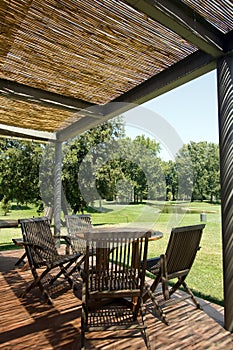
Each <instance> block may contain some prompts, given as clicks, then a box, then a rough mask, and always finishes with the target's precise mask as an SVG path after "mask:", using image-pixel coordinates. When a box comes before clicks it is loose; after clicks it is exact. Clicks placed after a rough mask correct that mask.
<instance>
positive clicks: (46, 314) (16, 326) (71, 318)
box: [0, 250, 233, 350]
mask: <svg viewBox="0 0 233 350" xmlns="http://www.w3.org/2000/svg"><path fill="white" fill-rule="evenodd" d="M21 253H22V251H21V250H12V251H5V252H1V253H0V300H1V303H0V315H1V317H0V333H1V335H0V349H4V350H10V349H12V350H13V349H14V350H21V349H41V350H42V349H46V350H49V349H56V350H60V349H62V350H73V349H80V340H81V339H80V327H81V318H80V317H81V289H79V290H78V292H77V293H76V295H74V293H73V291H72V290H71V289H69V288H68V284H67V286H66V285H64V286H63V288H62V290H61V291H60V292H59V290H58V291H57V292H56V293H55V294H54V295H53V297H54V299H53V300H54V306H49V305H47V304H46V303H45V302H44V301H43V299H41V295H40V292H39V290H36V289H34V290H33V291H32V292H31V293H29V294H28V295H27V296H26V297H25V298H24V299H21V298H19V297H18V296H19V294H20V292H21V291H22V290H23V289H24V288H25V286H26V284H27V283H28V282H29V281H30V280H31V275H30V271H29V270H26V271H22V270H21V269H20V268H18V267H15V265H14V264H15V262H16V261H17V260H18V258H19V256H20V255H21ZM200 302H201V305H202V306H203V308H204V311H201V310H197V309H195V307H194V306H193V304H192V303H191V302H190V301H189V300H187V301H182V302H181V303H179V304H177V306H176V307H175V308H174V307H173V308H170V309H169V310H168V311H167V312H168V318H169V321H170V325H169V326H166V325H165V324H163V323H162V322H161V321H160V320H159V319H158V318H157V316H156V315H154V313H153V307H152V305H151V303H150V302H149V301H148V303H147V316H146V318H147V325H148V331H149V337H150V342H151V348H152V350H155V349H161V350H168V349H169V350H173V349H174V350H177V349H193V350H202V349H203V350H204V349H208V350H212V349H218V350H219V349H222V350H225V349H228V350H230V349H233V335H232V334H231V333H229V332H228V331H226V330H225V329H224V328H223V308H222V307H221V306H219V305H215V304H212V303H210V302H206V301H204V300H202V299H200ZM96 337H97V338H98V339H96ZM87 338H88V341H87V349H102V350H113V349H117V350H123V349H132V350H136V349H138V350H139V349H140V350H142V349H146V347H145V343H144V340H143V338H142V336H141V334H140V333H138V332H136V333H135V332H134V333H132V331H131V332H129V331H126V332H122V331H121V332H98V333H96V332H95V333H91V334H89V335H88V336H87Z"/></svg>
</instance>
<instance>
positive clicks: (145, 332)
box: [141, 300, 151, 350]
mask: <svg viewBox="0 0 233 350" xmlns="http://www.w3.org/2000/svg"><path fill="white" fill-rule="evenodd" d="M141 316H142V323H143V326H144V336H145V343H146V347H147V349H148V350H151V347H150V340H149V333H148V329H147V326H146V319H145V318H146V310H145V306H144V304H143V301H142V300H141Z"/></svg>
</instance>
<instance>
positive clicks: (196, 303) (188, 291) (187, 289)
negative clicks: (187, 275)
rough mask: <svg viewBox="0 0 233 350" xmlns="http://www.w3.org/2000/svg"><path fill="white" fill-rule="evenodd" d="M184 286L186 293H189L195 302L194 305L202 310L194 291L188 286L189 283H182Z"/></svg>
mask: <svg viewBox="0 0 233 350" xmlns="http://www.w3.org/2000/svg"><path fill="white" fill-rule="evenodd" d="M182 285H183V287H184V289H185V291H186V293H188V294H189V295H190V297H191V299H192V301H193V303H194V304H195V305H196V307H197V309H200V310H202V307H201V305H200V304H199V302H198V301H197V299H196V298H195V297H194V295H193V293H192V291H191V290H190V289H189V287H188V286H187V283H186V282H185V281H183V282H182Z"/></svg>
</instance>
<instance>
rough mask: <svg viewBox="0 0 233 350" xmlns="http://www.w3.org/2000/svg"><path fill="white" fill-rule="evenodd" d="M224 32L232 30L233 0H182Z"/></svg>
mask: <svg viewBox="0 0 233 350" xmlns="http://www.w3.org/2000/svg"><path fill="white" fill-rule="evenodd" d="M182 1H183V2H184V3H186V4H187V5H188V6H190V7H191V8H192V9H193V10H195V11H196V12H198V13H199V14H200V15H202V16H203V17H204V18H205V19H206V20H208V21H209V22H210V23H212V24H213V25H214V26H215V27H216V28H218V29H219V30H221V31H222V32H223V33H227V32H229V31H230V30H232V22H233V18H232V16H233V14H232V0H227V1H223V0H212V1H205V0H182Z"/></svg>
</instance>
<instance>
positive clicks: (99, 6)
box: [0, 0, 232, 131]
mask: <svg viewBox="0 0 233 350" xmlns="http://www.w3.org/2000/svg"><path fill="white" fill-rule="evenodd" d="M136 2H137V1H135V3H136ZM176 2H177V1H176ZM180 2H182V3H184V4H186V5H188V6H190V8H191V9H193V10H195V11H197V12H198V13H199V14H200V15H201V16H203V17H204V18H205V17H206V19H207V21H209V22H210V23H214V25H215V26H216V27H217V28H218V29H219V30H221V31H222V32H224V33H226V32H228V31H230V30H232V12H231V10H232V1H231V0H230V1H216V0H215V1H210V0H208V1H200V0H199V1H192V0H183V1H180ZM154 4H155V6H156V1H155V2H154ZM0 11H1V12H0V21H1V33H0V41H1V45H0V78H1V79H3V80H4V81H5V80H6V81H10V82H15V83H18V84H22V85H23V86H27V87H30V88H34V89H40V91H45V92H48V93H52V94H56V96H57V95H58V96H63V97H66V98H72V99H76V100H77V101H82V103H87V106H88V105H92V104H97V105H105V104H106V103H109V102H111V101H114V100H115V99H117V98H119V97H121V96H123V95H124V94H126V93H127V92H129V91H133V89H134V88H135V87H137V86H140V84H143V83H145V82H146V81H148V80H150V79H151V78H152V77H154V76H156V75H158V74H159V73H161V72H163V71H166V70H167V69H169V68H170V67H172V66H173V65H175V64H177V63H179V62H180V61H182V60H184V59H185V58H187V57H188V56H190V55H192V54H194V53H195V52H197V51H198V49H199V48H198V47H197V46H196V45H194V44H193V43H191V42H189V41H188V40H187V39H185V38H184V37H182V36H181V35H179V34H177V33H175V32H174V31H172V30H171V29H168V28H167V27H166V26H165V25H163V24H161V23H159V22H158V21H156V20H154V19H153V18H150V16H149V15H148V14H146V12H143V11H139V10H138V9H136V8H134V7H132V6H131V4H130V3H129V1H120V0H102V1H100V0H99V1H97V0H92V1H87V0H44V1H41V0H20V1H19V0H11V1H10V0H1V2H0ZM9 90H10V89H9ZM0 92H1V95H2V97H1V106H2V107H1V109H0V124H6V125H11V126H21V127H22V128H26V129H28V128H29V129H30V128H32V129H35V130H43V131H57V130H59V129H61V128H63V127H66V126H68V125H69V124H71V123H72V122H74V121H77V120H79V119H82V118H85V114H82V113H80V114H79V116H78V117H77V116H74V111H72V109H71V110H70V111H69V110H63V109H58V108H56V105H54V106H52V108H51V106H45V105H41V104H40V103H38V104H37V105H36V106H35V101H33V98H32V99H31V102H30V99H28V100H27V101H23V98H24V96H23V94H21V95H20V94H18V95H17V94H15V95H14V96H13V98H12V96H11V99H10V98H9V96H8V95H9V93H10V92H11V91H8V90H7V89H5V90H2V91H0ZM19 97H20V98H19ZM39 102H40V101H39ZM80 109H81V108H80Z"/></svg>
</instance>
